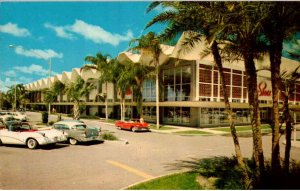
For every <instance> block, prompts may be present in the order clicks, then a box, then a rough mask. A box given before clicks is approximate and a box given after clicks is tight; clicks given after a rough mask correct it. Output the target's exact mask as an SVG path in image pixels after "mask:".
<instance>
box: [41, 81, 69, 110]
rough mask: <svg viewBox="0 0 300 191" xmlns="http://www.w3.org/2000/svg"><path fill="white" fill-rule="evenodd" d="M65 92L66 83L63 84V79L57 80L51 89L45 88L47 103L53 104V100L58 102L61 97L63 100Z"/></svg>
mask: <svg viewBox="0 0 300 191" xmlns="http://www.w3.org/2000/svg"><path fill="white" fill-rule="evenodd" d="M64 92H65V84H63V83H62V82H61V81H55V82H54V83H53V85H52V86H51V88H50V89H45V90H44V94H45V97H44V101H45V102H46V104H47V105H48V104H52V103H53V102H56V101H57V100H58V97H59V101H61V100H62V96H63V94H64Z"/></svg>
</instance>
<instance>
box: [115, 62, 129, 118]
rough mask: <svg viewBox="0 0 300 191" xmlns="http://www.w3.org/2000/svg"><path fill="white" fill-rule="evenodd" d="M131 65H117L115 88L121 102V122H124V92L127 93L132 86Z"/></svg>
mask: <svg viewBox="0 0 300 191" xmlns="http://www.w3.org/2000/svg"><path fill="white" fill-rule="evenodd" d="M131 64H132V63H130V62H125V63H122V64H119V65H118V70H119V71H120V72H119V74H118V76H117V79H116V86H117V88H118V91H119V94H120V97H121V101H120V106H121V120H122V121H123V120H125V96H126V92H127V91H129V90H130V89H131V87H132V84H133V78H132V73H131V72H132V71H131Z"/></svg>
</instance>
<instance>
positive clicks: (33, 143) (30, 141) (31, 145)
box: [26, 138, 38, 149]
mask: <svg viewBox="0 0 300 191" xmlns="http://www.w3.org/2000/svg"><path fill="white" fill-rule="evenodd" d="M26 145H27V147H28V148H29V149H35V148H36V147H37V146H38V142H37V141H36V140H35V139H32V138H30V139H28V140H27V142H26Z"/></svg>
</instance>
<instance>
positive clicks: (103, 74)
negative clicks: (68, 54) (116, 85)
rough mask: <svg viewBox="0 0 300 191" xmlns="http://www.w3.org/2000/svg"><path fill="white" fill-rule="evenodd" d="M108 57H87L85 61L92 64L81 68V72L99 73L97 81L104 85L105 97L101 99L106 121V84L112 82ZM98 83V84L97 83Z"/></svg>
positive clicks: (97, 55)
mask: <svg viewBox="0 0 300 191" xmlns="http://www.w3.org/2000/svg"><path fill="white" fill-rule="evenodd" d="M110 58H111V56H110V55H103V54H102V53H100V52H99V53H97V54H96V56H95V57H94V56H87V57H86V58H85V60H86V61H88V62H90V63H92V65H90V64H86V65H84V66H83V67H82V69H83V70H88V69H96V70H97V71H98V72H99V73H100V77H99V81H100V83H101V84H102V83H105V92H106V95H103V96H102V97H103V98H104V99H105V119H106V120H108V102H107V91H108V90H107V83H108V82H113V80H114V79H113V76H112V75H111V71H110ZM97 83H98V82H97Z"/></svg>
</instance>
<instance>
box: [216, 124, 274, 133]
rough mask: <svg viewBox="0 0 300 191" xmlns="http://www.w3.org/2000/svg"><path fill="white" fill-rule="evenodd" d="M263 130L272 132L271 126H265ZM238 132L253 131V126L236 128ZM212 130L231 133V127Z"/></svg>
mask: <svg viewBox="0 0 300 191" xmlns="http://www.w3.org/2000/svg"><path fill="white" fill-rule="evenodd" d="M260 127H261V129H262V130H271V127H270V125H268V124H265V125H261V126H260ZM235 128H236V131H237V132H241V131H251V126H250V125H248V126H236V127H235ZM212 130H217V131H223V132H228V133H229V132H230V128H229V127H222V128H212Z"/></svg>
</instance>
